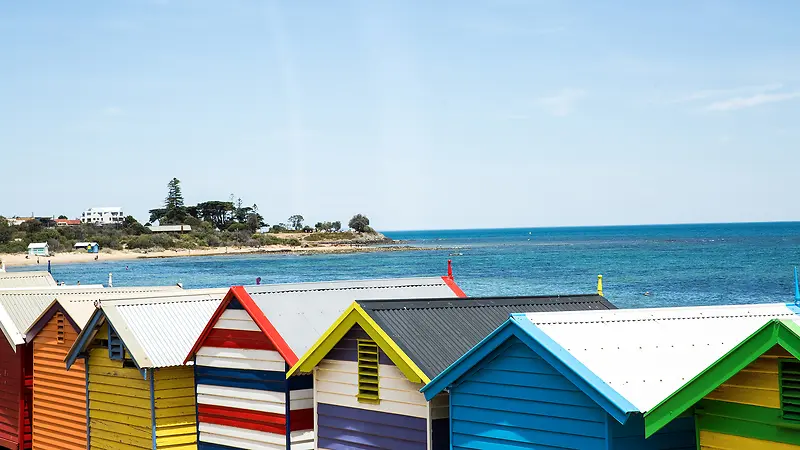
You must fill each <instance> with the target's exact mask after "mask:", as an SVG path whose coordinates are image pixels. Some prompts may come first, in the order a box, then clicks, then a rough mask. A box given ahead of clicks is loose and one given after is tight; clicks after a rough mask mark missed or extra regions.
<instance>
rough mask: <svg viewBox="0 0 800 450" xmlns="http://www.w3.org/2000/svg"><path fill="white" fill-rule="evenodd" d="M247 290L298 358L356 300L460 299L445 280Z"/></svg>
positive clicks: (363, 282) (303, 285)
mask: <svg viewBox="0 0 800 450" xmlns="http://www.w3.org/2000/svg"><path fill="white" fill-rule="evenodd" d="M245 290H246V291H247V293H248V294H249V295H250V297H251V298H252V299H253V301H254V302H255V303H256V305H258V307H259V308H260V309H261V311H262V312H263V313H264V315H265V316H266V317H267V319H268V320H269V321H270V322H271V323H272V325H273V326H274V327H275V329H276V330H277V331H278V333H280V334H281V336H282V337H283V339H284V340H285V341H286V343H287V344H288V345H289V347H290V348H291V349H292V351H293V352H294V353H295V354H296V355H303V354H305V353H306V352H307V351H308V349H310V348H311V346H312V345H313V344H314V343H315V342H316V341H317V339H319V337H320V336H322V334H323V333H325V331H326V330H327V329H328V328H329V327H330V326H331V324H332V323H333V322H334V321H335V320H336V319H337V318H338V317H339V316H340V315H342V313H343V312H344V311H345V310H346V309H347V307H348V306H350V304H352V303H353V302H354V301H355V300H360V299H366V298H370V299H392V298H404V299H407V298H432V297H455V296H456V295H455V293H454V292H453V290H452V289H451V288H450V287H448V286H447V284H446V283H445V282H444V280H443V279H442V278H441V277H429V278H396V279H383V280H361V281H325V282H318V283H297V284H272V285H261V286H245ZM184 356H185V355H184Z"/></svg>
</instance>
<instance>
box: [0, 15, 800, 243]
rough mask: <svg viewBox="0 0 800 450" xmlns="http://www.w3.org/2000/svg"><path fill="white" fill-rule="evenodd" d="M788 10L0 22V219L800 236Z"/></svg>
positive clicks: (798, 95)
mask: <svg viewBox="0 0 800 450" xmlns="http://www.w3.org/2000/svg"><path fill="white" fill-rule="evenodd" d="M798 21H800V3H798V2H796V1H793V0H775V1H770V2H753V1H734V0H730V1H727V0H726V1H706V0H691V1H690V0H685V1H680V0H678V1H669V2H667V1H660V2H656V1H651V2H631V1H613V0H609V1H603V2H597V1H593V0H583V1H578V0H563V1H555V0H541V1H540V0H527V1H526V0H471V1H463V0H440V1H436V2H430V1H425V0H419V1H416V0H404V1H399V0H397V1H388V0H386V1H383V0H377V1H376V0H361V1H356V0H352V1H348V0H341V1H336V2H327V1H311V2H296V1H270V0H259V1H255V0H253V1H245V0H238V1H237V0H230V1H207V0H185V1H180V0H117V1H113V2H108V1H99V0H97V1H86V0H73V1H70V2H63V1H61V0H50V1H47V0H43V1H37V2H0V42H2V43H3V44H2V45H0V183H1V184H0V185H1V186H2V190H3V195H0V215H5V216H14V215H20V216H22V215H29V214H30V213H32V212H33V213H35V214H37V215H60V214H65V215H67V216H69V217H70V218H72V217H78V216H80V213H81V211H83V210H85V209H87V208H89V207H93V206H121V207H123V208H124V210H125V211H126V212H127V213H130V214H133V215H134V216H135V217H137V218H138V219H139V220H141V221H142V222H144V221H146V220H147V218H148V214H147V210H149V209H151V208H156V207H158V206H160V204H161V203H163V199H164V197H165V196H166V189H167V187H166V185H167V182H168V181H169V180H170V179H171V178H173V177H177V178H178V179H180V180H181V184H182V188H183V194H184V197H185V199H186V203H187V204H194V203H197V202H201V201H206V200H227V199H228V198H229V197H230V196H231V194H233V195H234V196H235V197H237V198H238V197H241V198H242V201H243V202H244V203H245V204H248V205H250V204H254V203H255V204H257V205H258V207H259V210H260V212H261V213H262V215H263V216H264V217H265V219H266V221H267V222H269V223H278V222H282V221H285V220H286V218H287V217H289V216H290V215H292V214H302V215H303V216H304V217H305V218H306V219H307V221H310V222H311V223H314V222H316V221H322V220H341V221H342V222H345V223H346V221H347V220H348V218H349V217H351V216H352V215H353V214H355V213H363V214H366V215H367V216H368V217H369V218H370V219H371V221H372V224H373V226H374V227H375V228H377V229H381V230H403V229H442V228H480V227H515V226H520V227H533V226H562V225H563V226H580V225H603V224H645V223H687V222H729V221H773V220H798V219H800V212H799V211H800V209H799V208H797V198H798V187H797V186H798V183H797V181H796V180H797V179H798V175H800V148H799V147H800V146H798V144H800V126H798V123H800V45H798V43H800V27H798V26H797V23H798Z"/></svg>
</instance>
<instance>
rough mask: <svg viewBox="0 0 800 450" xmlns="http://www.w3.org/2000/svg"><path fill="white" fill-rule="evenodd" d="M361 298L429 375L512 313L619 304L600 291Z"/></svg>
mask: <svg viewBox="0 0 800 450" xmlns="http://www.w3.org/2000/svg"><path fill="white" fill-rule="evenodd" d="M358 303H359V305H361V307H362V308H363V309H364V311H365V312H366V313H367V314H369V315H370V317H372V318H373V320H375V322H376V323H377V324H378V325H379V326H380V327H381V329H383V331H384V332H386V334H388V335H389V336H390V337H391V338H392V339H393V340H394V341H395V342H396V343H397V345H399V346H400V348H402V349H403V351H404V352H405V353H406V355H408V357H409V358H411V360H413V361H414V363H415V364H417V366H418V367H419V368H420V369H422V371H423V372H425V375H427V376H428V377H429V378H431V379H433V378H434V377H436V375H438V374H439V373H441V372H442V371H443V370H444V369H446V368H447V367H449V366H450V365H451V364H452V363H454V362H455V361H456V360H457V359H458V358H460V357H461V356H463V355H464V353H466V352H467V351H469V349H471V348H472V347H474V346H475V345H477V344H478V343H479V342H480V341H481V340H482V339H484V338H485V337H486V336H488V335H489V334H490V333H491V332H492V331H494V330H495V329H496V328H497V327H499V326H500V325H501V324H502V323H503V322H505V321H506V320H508V317H509V314H511V313H524V312H532V311H578V310H608V309H613V308H615V307H614V305H612V304H611V303H609V302H608V301H607V300H606V299H605V298H603V297H601V296H599V295H596V294H594V295H572V296H537V297H486V298H465V299H432V300H393V301H380V300H378V301H376V300H368V301H359V302H358Z"/></svg>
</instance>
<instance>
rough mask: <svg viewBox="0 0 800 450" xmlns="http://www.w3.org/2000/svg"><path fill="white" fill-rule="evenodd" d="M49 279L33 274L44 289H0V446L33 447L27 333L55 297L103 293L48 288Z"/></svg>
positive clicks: (31, 378)
mask: <svg viewBox="0 0 800 450" xmlns="http://www.w3.org/2000/svg"><path fill="white" fill-rule="evenodd" d="M48 279H49V280H52V278H50V274H49V273H47V272H38V273H36V274H35V275H33V280H34V282H35V283H38V282H39V281H41V280H45V281H44V283H45V284H46V285H47V286H46V287H43V288H30V287H29V288H27V289H23V288H19V287H18V288H7V289H2V290H0V331H2V333H3V336H4V337H5V338H6V339H5V340H6V342H3V343H0V370H2V377H0V446H3V447H6V448H13V449H17V448H23V449H29V448H31V446H32V439H31V438H32V435H31V432H32V430H31V418H32V417H31V413H32V403H33V385H34V381H35V379H34V372H33V361H34V356H33V348H32V345H31V341H30V340H29V339H28V336H27V333H26V330H28V329H29V328H30V326H31V324H32V323H33V322H35V321H36V319H37V317H38V316H39V315H40V314H41V313H42V312H43V311H44V310H45V309H47V307H48V306H49V305H50V304H51V303H52V301H53V299H54V298H56V297H57V296H65V297H70V296H74V295H78V294H81V293H82V292H83V293H85V292H100V291H102V286H99V287H82V288H81V289H78V287H75V286H70V287H69V288H65V287H56V286H55V282H53V285H52V286H50V285H49V282H48V281H47V280H48ZM36 280H39V281H36ZM29 281H31V279H30V278H28V281H25V282H24V283H22V284H23V285H28V286H30V283H29ZM16 285H17V286H19V283H17V284H16ZM34 285H35V284H34Z"/></svg>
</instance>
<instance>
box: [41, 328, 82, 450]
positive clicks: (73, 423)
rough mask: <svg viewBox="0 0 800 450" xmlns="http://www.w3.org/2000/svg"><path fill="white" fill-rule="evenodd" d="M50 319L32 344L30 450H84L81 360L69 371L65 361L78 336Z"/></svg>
mask: <svg viewBox="0 0 800 450" xmlns="http://www.w3.org/2000/svg"><path fill="white" fill-rule="evenodd" d="M61 330H62V331H63V334H62V336H63V341H61V342H59V333H58V331H59V326H58V323H57V317H56V316H53V317H52V318H51V319H50V320H49V321H48V322H47V324H46V325H45V326H44V327H43V328H42V329H41V330H40V331H39V333H38V334H37V335H36V337H35V338H34V340H33V449H34V450H51V449H55V448H58V449H61V450H81V449H85V448H86V372H85V368H84V360H83V358H79V359H78V360H77V361H76V362H75V364H73V365H72V367H71V368H70V370H66V368H65V367H64V358H65V357H66V356H67V352H68V351H69V348H70V347H71V346H72V344H73V343H74V342H75V339H76V338H77V337H78V333H77V332H76V331H75V330H74V329H73V328H72V327H71V326H70V325H69V323H67V322H65V321H62V327H61Z"/></svg>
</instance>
